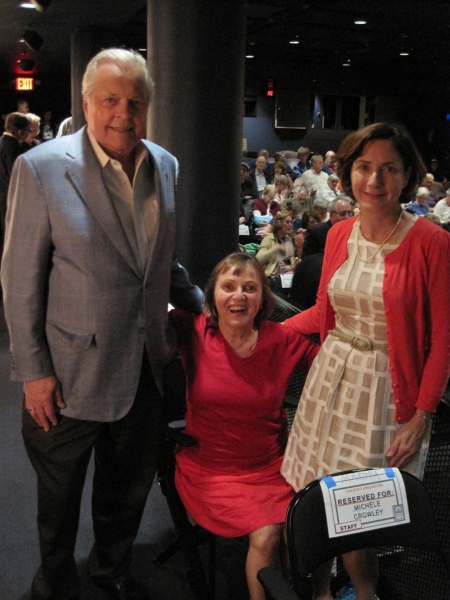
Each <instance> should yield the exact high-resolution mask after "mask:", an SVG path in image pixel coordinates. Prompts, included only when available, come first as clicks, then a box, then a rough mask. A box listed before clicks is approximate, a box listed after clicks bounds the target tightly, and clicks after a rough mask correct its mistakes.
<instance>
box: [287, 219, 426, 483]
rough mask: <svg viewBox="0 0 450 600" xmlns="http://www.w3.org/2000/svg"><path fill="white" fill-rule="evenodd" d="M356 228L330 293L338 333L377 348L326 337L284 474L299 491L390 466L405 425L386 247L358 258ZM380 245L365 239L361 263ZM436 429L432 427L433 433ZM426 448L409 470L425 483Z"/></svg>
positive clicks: (305, 393) (295, 427)
mask: <svg viewBox="0 0 450 600" xmlns="http://www.w3.org/2000/svg"><path fill="white" fill-rule="evenodd" d="M357 226H358V222H356V223H355V225H354V227H353V230H352V232H351V235H350V237H349V240H348V251H349V256H348V259H347V260H346V261H345V262H344V263H343V264H342V265H341V266H340V268H339V269H338V270H337V271H336V273H335V274H334V276H333V277H332V279H331V281H330V283H329V286H328V294H329V297H330V301H331V304H332V306H333V308H334V310H335V312H336V329H338V330H340V331H342V332H344V333H346V334H349V335H351V336H361V337H365V338H369V339H370V340H372V342H374V344H375V345H376V347H375V349H373V350H360V349H357V348H354V347H352V346H351V345H350V344H349V343H347V342H343V341H341V340H340V339H338V338H336V337H334V336H331V335H328V336H327V338H326V339H325V340H324V343H323V344H322V346H321V349H320V352H319V354H318V355H317V357H316V359H315V361H314V363H313V365H312V367H311V370H310V372H309V374H308V378H307V380H306V383H305V387H304V390H303V393H302V397H301V399H300V403H299V406H298V410H297V413H296V415H295V418H294V422H293V425H292V429H291V433H290V437H289V442H288V446H287V448H286V452H285V456H284V461H283V465H282V468H281V472H282V474H283V475H284V477H285V478H286V480H287V481H288V482H289V483H290V484H291V485H292V487H293V488H294V489H295V490H296V491H298V490H299V489H301V488H302V487H303V486H305V485H306V484H308V483H309V482H310V481H312V480H313V479H316V478H317V477H322V476H323V475H326V474H330V473H335V472H338V471H345V470H347V469H357V468H378V467H383V466H387V465H386V460H385V457H384V454H385V452H386V450H387V448H388V447H389V445H390V443H391V440H392V439H393V436H394V434H395V432H396V431H397V430H398V428H399V425H398V424H397V423H396V421H395V402H394V394H393V391H392V384H391V376H390V372H389V355H388V352H387V337H386V319H385V312H384V302H383V296H382V286H383V278H384V261H383V259H382V257H383V255H384V254H386V253H388V252H391V251H392V250H394V249H395V248H396V245H392V244H386V245H385V246H384V248H383V249H382V251H381V252H380V253H378V254H377V255H376V257H375V258H374V260H373V261H372V262H369V263H364V262H362V261H361V260H359V259H358V257H357V247H356V228H357ZM377 247H378V246H377V245H376V244H372V243H370V242H367V241H366V240H364V239H363V238H362V236H360V240H359V250H360V254H361V256H362V258H365V259H367V258H368V257H369V256H371V255H372V254H373V253H374V252H375V250H376V248H377ZM428 430H430V428H428ZM427 449H428V440H424V443H423V445H422V449H421V452H420V453H418V455H416V456H415V457H414V459H413V460H412V461H411V462H410V463H409V464H408V466H407V467H404V468H407V470H408V471H410V472H412V473H414V474H415V475H417V476H419V477H421V476H422V474H423V468H424V464H425V459H426V452H427Z"/></svg>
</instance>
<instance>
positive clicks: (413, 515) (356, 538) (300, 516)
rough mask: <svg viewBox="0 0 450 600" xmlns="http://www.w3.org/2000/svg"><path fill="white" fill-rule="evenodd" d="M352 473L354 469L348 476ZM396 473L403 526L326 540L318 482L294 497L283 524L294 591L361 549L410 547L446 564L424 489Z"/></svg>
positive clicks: (405, 474)
mask: <svg viewBox="0 0 450 600" xmlns="http://www.w3.org/2000/svg"><path fill="white" fill-rule="evenodd" d="M356 471H358V470H355V471H348V473H352V472H356ZM360 471H370V469H360ZM339 474H341V473H339ZM400 474H401V477H402V478H403V482H404V485H405V490H406V496H407V499H408V507H409V515H410V522H409V523H406V524H398V525H394V526H390V527H383V528H379V529H370V530H369V531H360V532H358V533H351V534H347V535H343V536H341V537H336V538H330V537H329V535H328V526H327V519H326V513H325V505H324V498H323V493H322V489H321V486H320V480H318V479H316V480H315V481H313V482H312V483H310V484H309V485H307V486H306V487H304V488H303V489H302V490H300V491H299V492H298V493H297V494H296V495H295V497H294V498H293V500H292V502H291V504H290V506H289V509H288V513H287V525H286V528H287V540H288V548H289V556H290V562H291V569H292V578H293V583H294V589H295V588H296V586H297V585H298V584H299V582H300V579H301V578H305V577H307V576H308V575H309V574H310V573H311V572H312V571H313V570H314V569H316V568H317V567H319V566H320V565H321V564H323V563H325V562H326V561H328V560H329V559H331V558H333V557H335V556H339V555H341V554H344V553H346V552H351V551H353V550H360V549H362V548H371V547H377V546H407V547H408V546H412V547H415V548H422V549H427V550H434V551H437V552H439V553H440V554H441V557H442V559H443V560H444V562H447V561H446V558H445V556H444V555H443V553H442V552H441V549H440V544H439V540H438V536H437V531H436V525H435V521H434V514H433V508H432V505H431V501H430V498H429V495H428V492H427V490H426V489H425V487H424V485H423V483H422V482H421V481H419V480H418V479H417V478H416V477H414V476H413V475H411V474H410V473H407V472H405V471H400ZM334 475H338V474H337V473H335V474H334ZM446 566H447V568H448V565H446Z"/></svg>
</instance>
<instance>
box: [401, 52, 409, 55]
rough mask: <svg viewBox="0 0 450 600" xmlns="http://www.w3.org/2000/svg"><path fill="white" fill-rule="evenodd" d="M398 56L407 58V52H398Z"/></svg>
mask: <svg viewBox="0 0 450 600" xmlns="http://www.w3.org/2000/svg"><path fill="white" fill-rule="evenodd" d="M400 56H409V52H400Z"/></svg>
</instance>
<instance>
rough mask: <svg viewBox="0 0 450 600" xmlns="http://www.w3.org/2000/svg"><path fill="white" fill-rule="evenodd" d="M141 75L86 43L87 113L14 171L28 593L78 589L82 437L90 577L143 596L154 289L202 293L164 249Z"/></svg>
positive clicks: (55, 596)
mask: <svg viewBox="0 0 450 600" xmlns="http://www.w3.org/2000/svg"><path fill="white" fill-rule="evenodd" d="M152 85H153V84H152V82H151V79H150V77H149V74H148V72H147V69H146V66H145V61H144V60H143V59H142V57H141V56H140V55H138V54H137V53H134V52H129V51H126V50H117V49H111V50H106V51H103V52H101V53H99V54H98V55H97V56H95V57H94V58H93V59H92V60H91V62H90V63H89V65H88V67H87V70H86V73H85V76H84V79H83V103H84V110H85V115H86V120H87V123H88V125H87V127H86V128H84V129H82V130H81V131H79V132H77V133H76V134H74V135H72V136H66V137H62V138H58V139H57V140H54V141H51V142H49V143H47V144H43V145H42V146H39V147H38V148H36V149H34V150H31V151H30V152H28V153H26V154H24V155H23V156H22V157H20V158H19V159H18V161H17V163H16V166H15V169H14V172H13V177H12V181H11V186H10V193H9V199H8V205H9V208H8V215H7V233H6V243H5V254H4V259H3V268H2V284H3V288H4V303H5V313H6V318H7V323H8V327H9V332H10V337H11V356H12V378H13V379H14V380H19V381H24V382H25V383H24V411H23V436H24V441H25V446H26V449H27V452H28V455H29V457H30V460H31V462H32V464H33V467H34V469H35V471H36V473H37V476H38V529H39V542H40V549H41V565H40V567H39V569H38V571H37V573H36V575H35V577H34V579H33V584H32V598H33V600H44V599H45V600H62V599H64V600H73V599H75V598H79V586H78V577H77V569H76V564H75V560H74V548H75V541H76V534H77V526H78V514H79V509H80V499H81V494H82V489H83V485H84V480H85V475H86V469H87V466H88V463H89V459H90V456H91V453H92V449H94V453H95V475H94V484H93V498H92V514H93V522H94V533H95V544H94V547H93V549H92V552H91V555H90V557H89V569H90V575H91V577H92V579H93V581H94V582H95V583H96V584H97V585H100V586H101V587H103V588H105V589H107V590H108V592H109V594H110V597H111V598H117V599H119V600H131V599H133V600H136V599H138V598H147V597H148V596H147V594H146V593H145V592H144V590H143V589H142V588H141V587H140V586H139V585H138V584H137V582H135V581H134V580H133V579H131V577H130V576H129V573H128V567H129V564H130V561H131V546H132V544H133V541H134V539H135V536H136V535H137V532H138V528H139V524H140V520H141V517H142V512H143V509H144V506H145V502H146V499H147V495H148V492H149V490H150V487H151V484H152V480H153V477H154V474H155V469H156V461H157V455H158V446H159V430H160V425H161V420H162V417H161V396H160V392H161V390H162V373H163V368H164V366H165V365H166V364H167V362H168V361H169V360H170V358H171V356H172V355H173V345H172V344H171V340H170V339H169V338H170V337H171V336H170V332H169V328H168V320H167V309H168V303H169V301H170V302H171V303H172V304H173V305H175V306H178V307H180V308H184V309H186V310H192V311H200V310H201V309H202V303H203V295H202V293H201V291H200V290H199V289H198V288H197V287H196V286H193V285H192V284H191V283H190V281H189V278H188V275H187V273H186V271H185V270H184V269H183V267H181V266H180V265H179V264H178V262H177V259H176V256H175V253H174V243H175V222H174V216H175V215H174V208H175V207H174V191H175V185H176V179H177V169H178V165H177V161H176V159H175V158H174V157H173V156H172V155H170V154H169V153H168V152H166V151H165V150H164V149H163V148H161V147H159V146H157V145H155V144H152V143H150V142H147V141H145V140H142V138H143V137H144V135H145V125H146V115H147V109H148V105H149V102H150V98H151V93H152Z"/></svg>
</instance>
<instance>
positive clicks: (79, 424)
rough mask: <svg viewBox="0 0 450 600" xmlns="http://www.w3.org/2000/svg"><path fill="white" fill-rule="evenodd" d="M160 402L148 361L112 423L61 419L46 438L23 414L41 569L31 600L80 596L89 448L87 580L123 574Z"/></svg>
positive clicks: (149, 478)
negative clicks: (79, 544) (79, 539)
mask: <svg viewBox="0 0 450 600" xmlns="http://www.w3.org/2000/svg"><path fill="white" fill-rule="evenodd" d="M161 423H162V417H161V397H160V394H159V392H158V389H157V387H156V384H155V381H154V379H153V375H152V373H151V370H150V365H149V363H148V359H147V357H145V359H144V361H143V366H142V371H141V378H140V382H139V387H138V391H137V393H136V398H135V401H134V403H133V406H132V408H131V409H130V411H129V412H128V414H127V415H126V416H125V417H123V418H122V419H120V420H119V421H115V422H112V423H103V422H96V421H84V420H79V419H71V418H68V417H61V418H60V422H59V424H58V425H57V426H56V427H52V428H51V429H50V431H49V432H48V433H45V432H44V430H43V429H42V428H40V427H38V426H37V425H36V423H35V422H34V420H33V419H32V418H31V417H30V415H29V414H28V412H27V411H24V413H23V420H22V435H23V438H24V442H25V447H26V450H27V453H28V456H29V458H30V460H31V463H32V465H33V468H34V470H35V471H36V474H37V479H38V519H37V520H38V532H39V543H40V551H41V565H40V567H39V569H38V571H37V573H36V575H35V577H34V579H33V584H32V599H33V600H73V599H76V598H79V584H78V575H77V568H76V563H75V559H74V550H75V542H76V536H77V530H78V522H79V515H80V503H81V495H82V491H83V486H84V482H85V478H86V470H87V467H88V464H89V460H90V457H91V453H92V450H94V456H95V474H94V481H93V492H92V519H93V525H94V534H95V544H94V547H93V548H92V551H91V553H90V556H89V571H90V575H91V576H92V577H93V578H98V579H108V580H113V581H114V580H118V579H121V578H122V577H123V576H124V575H125V574H126V573H127V570H128V567H129V565H130V561H131V547H132V544H133V542H134V540H135V538H136V535H137V533H138V530H139V525H140V522H141V518H142V513H143V511H144V508H145V503H146V500H147V496H148V493H149V491H150V488H151V485H152V482H153V479H154V476H155V472H156V468H157V461H158V454H159V447H160V428H161Z"/></svg>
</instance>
